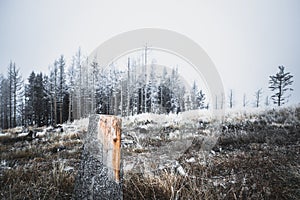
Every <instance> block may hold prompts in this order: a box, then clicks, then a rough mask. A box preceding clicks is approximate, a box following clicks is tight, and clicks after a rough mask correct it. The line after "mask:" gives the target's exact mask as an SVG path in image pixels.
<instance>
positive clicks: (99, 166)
mask: <svg viewBox="0 0 300 200" xmlns="http://www.w3.org/2000/svg"><path fill="white" fill-rule="evenodd" d="M73 199H123V194H122V166H121V119H120V118H118V117H116V116H107V115H93V116H91V117H90V119H89V128H88V133H87V134H86V136H85V137H84V149H83V154H82V161H81V166H80V169H79V172H78V176H77V179H76V183H75V188H74V195H73Z"/></svg>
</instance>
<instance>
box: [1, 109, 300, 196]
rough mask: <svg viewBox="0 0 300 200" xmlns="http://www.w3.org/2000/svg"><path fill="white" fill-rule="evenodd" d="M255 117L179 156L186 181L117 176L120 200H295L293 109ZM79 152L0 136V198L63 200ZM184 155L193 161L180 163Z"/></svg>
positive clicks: (298, 184) (49, 141)
mask: <svg viewBox="0 0 300 200" xmlns="http://www.w3.org/2000/svg"><path fill="white" fill-rule="evenodd" d="M258 118H259V120H260V121H259V122H251V123H249V122H247V123H245V124H242V125H240V124H239V123H243V121H247V119H245V120H242V122H238V123H237V124H233V126H231V127H233V128H232V129H229V130H225V131H224V132H223V133H222V135H221V136H220V138H219V140H218V143H217V145H216V146H215V148H214V149H213V150H214V153H209V152H208V153H207V154H205V156H204V157H197V154H195V151H191V152H192V153H194V154H189V155H184V156H186V157H184V156H183V157H182V158H181V160H179V162H180V163H181V165H182V166H183V167H184V169H185V171H186V172H187V174H188V176H180V175H178V174H176V173H175V174H174V173H171V172H170V171H167V170H162V171H160V172H158V173H157V174H155V175H146V174H137V173H130V172H129V173H125V174H124V181H123V183H124V186H123V188H124V192H123V195H124V199H208V200H210V199H288V200H290V199H295V200H296V199H300V170H299V169H300V126H299V121H300V108H296V109H294V110H293V111H286V110H279V111H268V113H267V114H262V115H261V116H258ZM272 122H275V123H276V125H274V123H272ZM227 125H232V124H226V126H227ZM151 142H153V143H155V144H158V143H157V142H159V141H151ZM81 150H82V143H81V140H79V136H78V135H77V134H71V135H60V134H54V135H52V136H45V138H44V139H43V138H38V139H34V140H32V139H28V138H16V137H8V136H3V137H1V138H0V158H1V165H2V166H1V167H0V185H1V187H0V198H1V199H70V198H71V196H72V193H73V187H74V183H75V177H76V174H77V170H78V167H79V163H80V156H81ZM141 151H142V150H141ZM129 153H130V154H132V155H134V154H136V153H140V152H134V151H130V152H129ZM191 156H193V157H195V158H199V159H196V162H194V163H187V162H185V161H184V160H185V158H190V157H191ZM204 159H205V162H203V161H204ZM4 161H5V164H3V163H2V162H4ZM3 165H5V166H3Z"/></svg>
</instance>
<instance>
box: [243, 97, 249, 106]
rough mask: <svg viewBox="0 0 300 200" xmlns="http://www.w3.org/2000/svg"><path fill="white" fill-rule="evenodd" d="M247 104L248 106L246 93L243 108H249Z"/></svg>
mask: <svg viewBox="0 0 300 200" xmlns="http://www.w3.org/2000/svg"><path fill="white" fill-rule="evenodd" d="M247 104H248V101H247V96H246V94H245V93H244V95H243V107H244V108H245V107H246V106H247Z"/></svg>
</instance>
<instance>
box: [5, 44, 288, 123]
mask: <svg viewBox="0 0 300 200" xmlns="http://www.w3.org/2000/svg"><path fill="white" fill-rule="evenodd" d="M126 65H127V66H125V67H124V69H123V70H121V69H119V68H118V67H115V66H114V64H113V63H112V64H111V66H109V67H108V68H101V67H100V64H99V63H97V62H96V59H94V60H92V61H89V60H88V59H87V58H85V57H84V56H83V55H82V53H81V50H80V49H79V50H78V52H77V53H76V55H74V56H73V57H72V60H71V63H70V65H69V66H68V67H67V66H66V60H65V58H64V56H63V55H61V56H60V57H59V58H58V59H56V60H55V61H54V63H53V64H52V65H51V66H50V67H49V73H48V74H43V73H36V72H34V71H32V72H31V74H30V75H29V77H28V78H27V82H26V83H25V81H24V80H23V78H22V76H21V74H20V71H19V69H18V68H17V67H16V64H15V63H14V62H10V64H9V66H8V69H7V75H6V76H4V75H2V74H0V128H2V129H7V128H12V127H16V126H44V125H46V126H48V125H53V126H55V125H57V124H62V123H64V122H66V121H73V120H75V119H80V118H82V117H87V116H88V115H89V114H92V113H99V114H112V115H119V116H130V115H136V114H141V113H156V114H165V113H178V112H184V111H188V110H195V109H208V108H209V106H215V109H220V108H221V109H222V108H224V107H225V95H221V99H217V97H216V101H215V102H216V105H209V102H208V101H207V99H206V95H205V94H204V92H203V90H202V89H201V88H199V87H198V85H197V83H196V81H194V83H193V84H192V86H190V87H189V88H186V86H185V84H184V83H183V80H182V78H181V76H180V74H179V73H178V69H177V68H167V67H164V68H163V70H157V68H156V65H155V64H153V63H152V64H150V65H147V61H146V60H145V61H144V63H140V61H137V60H135V59H132V58H128V61H127V64H126ZM284 70H285V68H284V66H279V72H277V73H276V74H275V75H273V76H270V77H269V89H270V90H271V91H272V92H273V95H272V96H271V98H269V97H266V105H267V104H269V100H272V101H273V103H274V104H276V105H278V106H281V105H283V104H285V103H286V102H287V100H288V97H289V95H287V94H288V91H292V90H293V89H292V88H291V85H292V83H293V80H292V78H293V76H292V75H291V74H290V72H285V71H284ZM261 99H262V90H261V89H259V90H257V91H256V92H255V102H254V104H255V107H259V106H260V102H261ZM247 104H248V101H247V99H246V95H245V94H244V96H243V106H244V107H246V105H247ZM233 106H234V101H233V91H232V90H230V93H229V95H228V107H229V108H232V107H233Z"/></svg>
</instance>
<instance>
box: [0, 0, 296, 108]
mask: <svg viewBox="0 0 300 200" xmlns="http://www.w3.org/2000/svg"><path fill="white" fill-rule="evenodd" d="M145 27H149V28H164V29H169V30H173V31H176V32H178V33H181V34H183V35H186V36H187V37H189V38H190V39H192V40H194V41H195V42H197V43H198V44H199V45H200V46H201V47H202V48H203V49H204V50H205V51H206V52H207V54H208V55H209V57H210V58H211V59H212V61H213V62H214V64H215V65H216V68H217V69H218V71H219V73H220V75H221V78H222V80H223V84H224V87H225V92H226V93H228V92H229V89H233V91H234V93H235V101H236V103H237V104H241V102H242V96H243V93H246V94H247V96H248V98H249V99H250V101H251V100H253V99H254V92H255V91H256V90H258V89H259V88H262V89H263V95H269V94H270V93H269V92H268V88H267V86H268V76H269V75H272V74H274V73H276V72H277V70H278V68H277V67H278V65H284V66H286V69H287V70H288V71H290V72H291V73H292V74H293V75H294V84H293V88H294V92H293V93H292V98H291V99H290V103H296V102H299V100H300V81H299V80H300V78H299V77H300V1H298V0H269V1H267V0H248V1H246V0H244V1H241V0H229V1H228V0H227V1H225V0H219V1H216V0H207V1H201V0H195V1H178V3H175V1H174V0H171V1H166V0H164V1H161V0H151V1H142V0H134V1H131V0H127V1H112V0H110V1H100V0H98V1H87V0H82V1H79V0H77V1H76V0H69V1H67V0H49V1H48V0H44V1H38V0H36V1H33V0H32V1H30V0H23V1H18V0H1V1H0V73H3V74H6V69H7V66H8V65H9V62H10V60H12V61H14V62H16V65H17V67H19V68H20V69H21V72H22V75H23V77H24V78H27V77H28V75H29V73H30V72H31V71H32V70H34V71H36V72H39V71H42V72H44V73H48V66H49V65H51V64H52V63H53V62H54V60H55V59H57V58H58V57H59V56H60V55H61V54H64V55H65V57H66V58H67V61H70V58H71V56H72V55H74V54H75V52H76V51H77V50H78V47H81V49H82V50H83V52H84V53H85V54H86V55H88V54H89V53H91V52H92V51H93V50H94V49H95V48H96V47H97V46H99V45H100V44H101V43H102V42H104V41H106V40H107V39H109V38H110V37H112V36H114V35H117V34H120V33H122V32H125V31H130V30H134V29H138V28H145ZM69 63H70V62H69Z"/></svg>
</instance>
